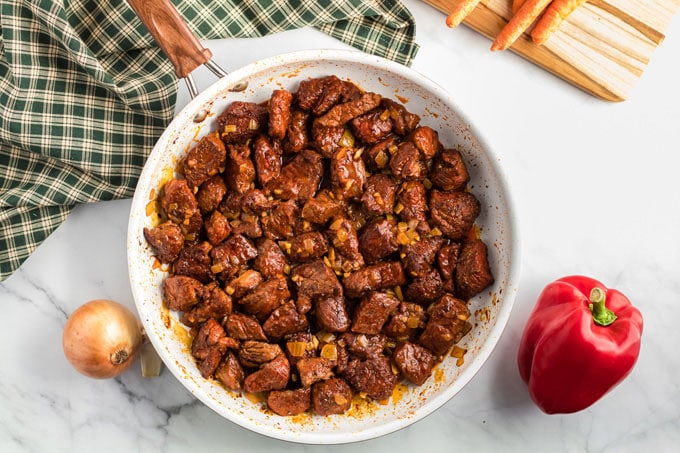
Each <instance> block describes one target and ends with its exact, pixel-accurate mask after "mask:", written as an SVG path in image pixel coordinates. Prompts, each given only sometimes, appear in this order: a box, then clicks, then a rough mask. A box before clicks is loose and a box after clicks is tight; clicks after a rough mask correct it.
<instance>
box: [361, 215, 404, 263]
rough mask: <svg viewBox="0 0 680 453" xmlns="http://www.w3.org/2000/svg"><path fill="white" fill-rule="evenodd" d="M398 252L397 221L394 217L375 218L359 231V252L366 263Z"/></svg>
mask: <svg viewBox="0 0 680 453" xmlns="http://www.w3.org/2000/svg"><path fill="white" fill-rule="evenodd" d="M398 250H399V244H398V243H397V220H396V219H395V218H394V217H389V218H377V219H376V220H374V221H373V222H371V223H369V224H368V225H366V226H365V227H364V228H363V229H362V230H361V234H360V235H359V251H360V252H361V254H362V255H363V256H364V259H365V260H366V262H367V263H369V264H372V263H375V262H377V261H379V260H381V259H383V258H386V257H389V256H390V255H392V254H393V253H395V252H397V251H398Z"/></svg>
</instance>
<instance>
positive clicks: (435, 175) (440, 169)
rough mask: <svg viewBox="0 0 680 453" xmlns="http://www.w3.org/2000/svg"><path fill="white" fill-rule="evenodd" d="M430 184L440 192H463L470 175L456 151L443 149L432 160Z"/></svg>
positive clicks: (461, 157)
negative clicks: (440, 190)
mask: <svg viewBox="0 0 680 453" xmlns="http://www.w3.org/2000/svg"><path fill="white" fill-rule="evenodd" d="M430 179H431V180H432V184H433V185H434V186H435V187H439V188H440V189H442V190H463V189H464V188H465V186H466V185H467V183H468V181H469V180H470V175H469V173H468V171H467V167H466V166H465V162H463V156H462V155H461V154H460V152H459V151H458V150H455V149H445V150H443V151H442V152H441V154H440V155H439V156H437V158H436V159H435V160H434V162H433V164H432V173H431V176H430Z"/></svg>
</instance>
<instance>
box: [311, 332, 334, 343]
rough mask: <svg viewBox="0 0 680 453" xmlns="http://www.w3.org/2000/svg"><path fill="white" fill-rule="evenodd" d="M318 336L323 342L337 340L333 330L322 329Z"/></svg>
mask: <svg viewBox="0 0 680 453" xmlns="http://www.w3.org/2000/svg"><path fill="white" fill-rule="evenodd" d="M316 337H317V338H318V339H319V341H320V342H322V343H330V342H332V341H335V334H334V333H331V332H326V331H321V332H318V333H317V334H316Z"/></svg>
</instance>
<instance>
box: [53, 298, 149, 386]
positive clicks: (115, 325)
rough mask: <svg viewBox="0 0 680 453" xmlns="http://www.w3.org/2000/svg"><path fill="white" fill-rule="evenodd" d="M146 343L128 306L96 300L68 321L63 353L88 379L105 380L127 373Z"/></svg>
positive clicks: (110, 301) (88, 303) (84, 306)
mask: <svg viewBox="0 0 680 453" xmlns="http://www.w3.org/2000/svg"><path fill="white" fill-rule="evenodd" d="M143 341H144V338H143V335H142V331H141V328H140V325H139V323H138V322H137V318H135V315H134V314H132V312H131V311H130V310H128V309H127V308H126V307H125V306H123V305H121V304H119V303H118V302H114V301H112V300H103V299H97V300H92V301H90V302H87V303H85V304H84V305H82V306H80V307H79V308H78V309H76V311H74V312H73V314H72V315H71V316H70V317H69V318H68V320H67V321H66V326H64V335H63V337H62V344H63V347H64V354H65V355H66V358H67V359H68V361H69V362H70V363H71V365H72V366H73V368H75V369H76V370H77V371H79V372H80V373H82V374H84V375H85V376H89V377H92V378H97V379H106V378H111V377H114V376H118V375H119V374H121V373H122V372H124V371H125V370H127V369H128V368H129V367H130V365H131V364H132V362H134V359H135V357H136V356H137V354H138V353H139V351H140V348H141V346H142V343H143Z"/></svg>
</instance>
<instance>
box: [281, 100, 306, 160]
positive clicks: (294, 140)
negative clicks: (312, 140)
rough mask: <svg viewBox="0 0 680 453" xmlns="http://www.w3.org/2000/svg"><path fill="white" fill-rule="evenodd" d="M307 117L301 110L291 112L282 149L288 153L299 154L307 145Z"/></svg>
mask: <svg viewBox="0 0 680 453" xmlns="http://www.w3.org/2000/svg"><path fill="white" fill-rule="evenodd" d="M308 118H309V115H308V114H306V113H305V112H303V111H301V110H293V112H292V114H291V118H290V125H289V126H288V133H287V134H286V141H285V142H284V143H283V149H284V150H286V152H288V153H299V152H300V151H302V150H303V149H305V148H307V145H308V144H309V133H308V131H307V120H308Z"/></svg>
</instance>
